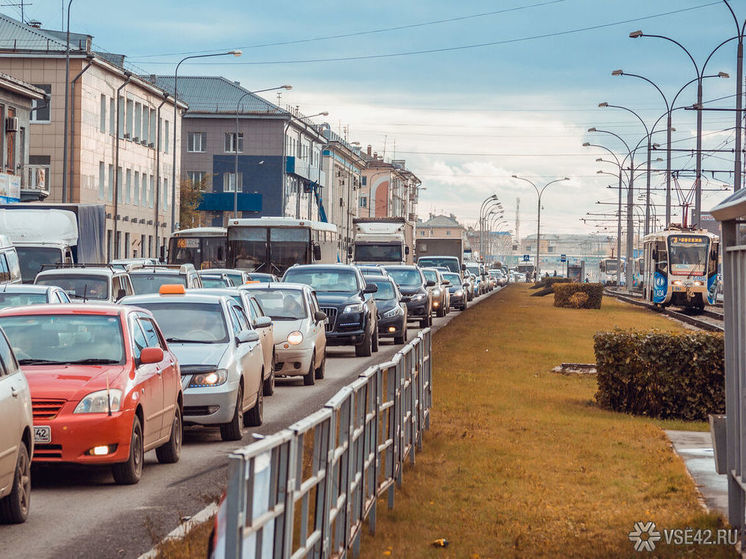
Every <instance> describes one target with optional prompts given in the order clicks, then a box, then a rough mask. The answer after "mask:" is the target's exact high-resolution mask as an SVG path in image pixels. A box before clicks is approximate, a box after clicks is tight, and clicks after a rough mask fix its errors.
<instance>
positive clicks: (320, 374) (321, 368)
mask: <svg viewBox="0 0 746 559" xmlns="http://www.w3.org/2000/svg"><path fill="white" fill-rule="evenodd" d="M325 374H326V353H324V358H323V359H322V360H321V365H319V368H318V369H316V379H318V380H321V379H322V378H324V375H325Z"/></svg>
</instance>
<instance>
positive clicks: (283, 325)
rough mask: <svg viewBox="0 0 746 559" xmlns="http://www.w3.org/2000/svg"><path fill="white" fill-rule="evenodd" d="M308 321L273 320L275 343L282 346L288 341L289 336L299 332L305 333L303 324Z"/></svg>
mask: <svg viewBox="0 0 746 559" xmlns="http://www.w3.org/2000/svg"><path fill="white" fill-rule="evenodd" d="M305 320H307V319H301V320H273V321H272V325H273V326H274V335H275V343H276V344H281V343H282V342H284V341H285V340H287V339H288V334H290V332H294V331H295V330H299V331H300V332H303V323H304V321H305Z"/></svg>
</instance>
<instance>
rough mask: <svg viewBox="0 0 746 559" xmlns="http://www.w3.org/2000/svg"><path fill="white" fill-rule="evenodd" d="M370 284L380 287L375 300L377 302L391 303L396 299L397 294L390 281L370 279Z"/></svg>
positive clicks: (374, 296)
mask: <svg viewBox="0 0 746 559" xmlns="http://www.w3.org/2000/svg"><path fill="white" fill-rule="evenodd" d="M368 283H372V284H375V285H376V286H377V287H378V291H376V292H375V294H374V295H373V298H374V299H375V300H376V301H390V300H391V299H395V298H396V292H395V291H394V285H393V284H392V283H391V282H390V281H388V280H377V279H368Z"/></svg>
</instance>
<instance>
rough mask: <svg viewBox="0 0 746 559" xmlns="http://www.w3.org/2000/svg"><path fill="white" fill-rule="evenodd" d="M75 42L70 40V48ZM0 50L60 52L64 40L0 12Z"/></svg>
mask: <svg viewBox="0 0 746 559" xmlns="http://www.w3.org/2000/svg"><path fill="white" fill-rule="evenodd" d="M72 37H73V36H72V35H71V37H70V38H71V39H72ZM77 44H78V43H73V41H72V40H71V41H70V48H71V49H74V48H75V46H77ZM0 50H13V51H39V50H41V51H45V52H50V51H54V52H60V51H64V50H65V40H64V39H60V38H59V37H57V36H56V35H55V34H53V33H50V32H48V31H46V30H44V29H37V28H35V27H31V26H30V25H26V24H25V23H22V22H20V21H18V20H16V19H13V18H12V17H8V16H6V15H5V14H0ZM76 50H77V49H76Z"/></svg>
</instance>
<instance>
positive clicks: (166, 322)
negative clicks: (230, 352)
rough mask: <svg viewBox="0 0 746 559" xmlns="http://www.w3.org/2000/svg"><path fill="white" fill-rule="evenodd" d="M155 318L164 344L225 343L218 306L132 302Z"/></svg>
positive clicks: (226, 333)
mask: <svg viewBox="0 0 746 559" xmlns="http://www.w3.org/2000/svg"><path fill="white" fill-rule="evenodd" d="M132 304H133V305H135V306H138V307H142V308H144V309H148V310H149V311H150V312H152V313H153V316H155V320H156V322H158V325H159V326H160V327H161V330H162V331H163V334H164V335H165V336H166V341H168V342H171V343H195V344H213V343H225V342H227V341H228V328H227V327H226V324H225V315H224V314H223V309H222V308H221V306H220V305H219V304H218V303H184V302H179V301H172V302H171V301H169V302H161V301H157V302H147V303H139V302H133V303H132Z"/></svg>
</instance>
